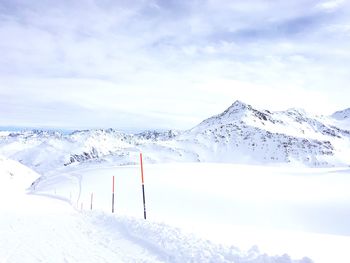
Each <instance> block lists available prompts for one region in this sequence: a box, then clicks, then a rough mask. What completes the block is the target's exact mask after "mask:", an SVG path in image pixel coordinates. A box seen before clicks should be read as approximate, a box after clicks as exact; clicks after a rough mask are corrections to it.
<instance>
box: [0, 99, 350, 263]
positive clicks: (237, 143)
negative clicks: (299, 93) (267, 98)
mask: <svg viewBox="0 0 350 263" xmlns="http://www.w3.org/2000/svg"><path fill="white" fill-rule="evenodd" d="M140 152H142V153H143V156H144V171H145V190H146V208H147V220H144V219H143V204H142V192H141V176H140V164H139V160H140V159H139V154H140ZM349 165H350V109H347V110H343V111H338V112H336V113H334V114H333V115H331V116H312V115H310V114H308V113H306V112H305V111H303V110H302V109H289V110H286V111H280V112H271V111H268V110H260V109H255V108H253V107H252V106H251V105H247V104H245V103H243V102H241V101H236V102H235V103H234V104H232V106H230V107H229V108H228V109H227V110H226V111H224V112H223V113H221V114H219V115H216V116H213V117H211V118H209V119H206V120H204V121H203V122H202V123H200V124H199V125H197V126H195V127H194V128H192V129H190V130H186V131H174V130H170V131H166V132H159V131H146V132H143V133H138V134H127V133H123V132H119V131H116V130H113V129H108V130H86V131H76V132H73V133H71V134H62V133H60V132H56V131H42V130H32V131H18V132H9V131H2V132H0V198H1V202H0V213H1V217H0V262H179V263H180V262H213V263H214V262H215V263H216V262H218V263H220V262H235V263H248V262H249V263H263V262H264V263H266V262H271V263H272V262H274V263H290V262H299V263H311V262H314V263H348V262H350V255H349V248H350V210H349V204H350V191H349V187H350V167H349ZM113 177H115V182H116V185H115V213H112V212H111V198H112V178H113Z"/></svg>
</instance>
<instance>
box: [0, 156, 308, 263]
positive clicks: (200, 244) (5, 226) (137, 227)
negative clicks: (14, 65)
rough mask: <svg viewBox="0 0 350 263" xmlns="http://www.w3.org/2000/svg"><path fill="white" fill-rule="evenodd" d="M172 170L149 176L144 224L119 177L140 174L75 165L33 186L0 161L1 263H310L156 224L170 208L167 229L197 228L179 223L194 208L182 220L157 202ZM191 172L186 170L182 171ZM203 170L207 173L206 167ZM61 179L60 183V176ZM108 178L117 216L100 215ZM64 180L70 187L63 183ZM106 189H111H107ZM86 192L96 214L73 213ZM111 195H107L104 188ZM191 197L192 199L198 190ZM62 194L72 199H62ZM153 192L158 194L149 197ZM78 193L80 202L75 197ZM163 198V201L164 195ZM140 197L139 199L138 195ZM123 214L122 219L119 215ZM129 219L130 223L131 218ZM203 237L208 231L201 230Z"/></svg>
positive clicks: (19, 169)
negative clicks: (91, 197) (92, 198)
mask: <svg viewBox="0 0 350 263" xmlns="http://www.w3.org/2000/svg"><path fill="white" fill-rule="evenodd" d="M84 166H86V165H84ZM194 166H195V167H194V170H196V169H198V167H197V164H194ZM175 167H177V165H173V166H171V167H168V166H157V165H155V166H153V167H152V168H151V167H150V168H151V169H147V171H148V172H149V174H148V176H147V178H148V184H149V187H148V188H147V189H148V192H146V194H147V195H146V196H148V199H147V201H148V203H147V204H148V213H149V216H150V218H151V219H150V220H147V221H145V220H143V219H142V218H140V216H139V215H138V214H139V213H138V212H139V211H137V213H136V208H137V209H138V208H140V207H139V206H138V205H136V202H135V201H136V199H137V200H139V199H140V198H136V197H134V198H133V197H132V193H134V192H135V193H136V191H135V190H136V189H134V188H135V187H134V183H135V182H136V181H134V177H135V176H128V178H126V176H125V174H124V175H123V172H124V173H125V172H126V173H128V172H132V171H136V170H137V168H138V167H101V166H99V165H97V166H95V167H78V166H77V167H75V168H76V169H72V167H69V169H67V170H66V171H65V174H63V173H62V172H63V171H58V172H57V174H56V175H54V174H53V173H52V174H50V175H47V176H46V177H45V178H44V177H40V178H39V179H38V174H37V173H35V172H33V171H31V170H30V169H29V168H27V167H25V166H23V165H21V164H20V163H18V162H15V161H12V160H8V159H7V158H4V157H0V168H1V169H0V183H1V184H0V186H1V188H0V192H1V200H3V201H2V202H1V205H0V211H1V218H0V248H1V249H0V260H1V262H23V260H25V262H247V263H248V262H256V263H259V262H276V263H282V262H283V263H284V262H300V263H308V262H311V260H310V259H308V258H306V257H305V258H304V257H303V258H302V259H301V260H292V259H291V258H290V256H288V255H287V254H285V253H282V254H281V255H280V256H268V255H267V254H265V253H261V252H260V251H259V250H258V248H257V247H256V246H253V247H251V248H250V249H247V250H246V251H241V250H239V249H238V248H237V247H235V246H232V245H228V244H224V243H222V244H220V243H219V242H218V243H216V242H213V241H209V239H208V238H207V237H205V235H203V236H202V237H200V236H201V234H200V231H198V236H197V235H196V234H193V233H191V232H190V231H187V230H186V227H183V228H178V227H174V226H169V225H168V224H165V223H159V222H160V221H157V220H156V218H158V220H160V219H161V218H166V213H164V211H163V212H162V211H160V210H158V209H159V208H161V209H163V208H164V209H165V208H168V209H169V208H171V210H174V209H175V211H173V212H175V213H173V214H170V216H171V217H172V218H173V222H176V221H177V224H178V225H181V222H185V224H186V225H187V227H188V226H190V225H191V224H194V223H195V222H194V221H193V220H192V221H191V220H189V217H188V218H186V216H184V215H187V216H190V215H192V216H191V217H192V218H193V219H194V218H195V216H194V215H195V214H196V212H195V209H193V208H192V213H189V214H187V212H186V209H185V210H182V209H180V208H181V206H178V207H177V208H176V207H169V206H171V204H169V203H168V202H163V201H166V200H161V199H158V197H159V196H158V195H159V194H160V192H162V191H166V193H167V194H169V192H168V190H171V189H170V185H173V184H168V187H165V188H164V189H162V188H163V183H164V182H165V181H164V179H165V178H164V179H163V181H162V180H161V181H160V182H158V184H157V183H156V182H157V180H159V179H160V174H163V173H164V172H166V171H167V169H168V168H175ZM190 167H192V164H189V165H188V166H186V167H185V168H186V169H188V168H190ZM183 168H184V167H181V166H180V167H178V168H177V170H176V169H175V172H179V171H183ZM203 168H204V169H207V167H203ZM203 168H200V170H201V169H203ZM224 170H226V169H224ZM151 172H155V174H156V176H155V177H153V176H151ZM157 172H158V173H159V174H158V175H157ZM61 173H62V174H63V175H64V176H62V177H60V174H61ZM112 173H113V174H116V179H117V181H118V184H117V186H118V187H117V191H116V194H117V199H116V200H117V204H118V205H117V207H116V208H117V209H116V210H117V214H116V215H115V214H112V213H111V212H110V211H109V209H107V211H104V205H103V202H104V200H103V197H102V196H103V195H104V194H105V193H106V192H108V191H106V190H105V189H104V187H103V186H104V182H103V181H104V180H103V179H102V178H105V179H107V177H108V179H111V177H110V175H111V174H112ZM70 177H71V178H70ZM59 178H62V180H60V179H59ZM69 178H70V179H71V180H68V179H69ZM123 178H124V181H123V180H122V179H123ZM35 179H36V184H34V185H32V186H31V191H29V192H28V193H26V187H27V186H28V185H31V182H32V180H35ZM129 179H131V180H129ZM138 179H139V178H138ZM168 179H170V178H169V177H168ZM108 181H110V180H108ZM205 181H207V179H205ZM60 182H62V184H60ZM73 182H75V184H74V183H73ZM152 182H153V183H156V184H155V186H153V187H151V185H152ZM173 182H175V181H173ZM76 183H78V184H76ZM91 183H93V184H91ZM123 183H126V184H123ZM127 183H129V185H128V184H127ZM169 183H170V182H169ZM105 185H106V186H107V185H109V186H110V182H109V183H106V184H105ZM159 186H161V188H159ZM194 186H195V184H193V183H191V184H189V185H188V186H187V187H189V189H188V190H189V191H191V190H190V188H192V187H194ZM178 187H180V185H179V184H176V186H175V188H178ZM34 188H35V190H34ZM91 189H94V190H95V192H94V194H95V196H96V199H95V200H96V202H94V209H93V210H92V211H90V210H89V209H88V208H89V206H88V204H87V203H88V202H85V204H84V206H83V207H82V206H80V203H79V204H78V207H75V208H74V206H75V205H76V204H75V203H76V202H75V201H76V200H75V199H74V198H75V196H76V197H77V198H79V200H78V201H81V202H83V201H85V198H86V195H87V192H86V191H89V190H91ZM152 189H153V190H152ZM109 190H111V189H110V187H109ZM172 190H174V189H172ZM193 190H194V195H196V194H197V193H198V192H197V191H198V190H201V189H200V188H199V189H196V188H195V189H193ZM68 191H70V193H71V194H72V195H70V196H67V194H68ZM153 191H155V193H156V194H154V193H152V192H153ZM78 192H80V195H77V193H78ZM199 192H200V191H199ZM109 194H110V193H109ZM162 195H163V196H165V195H164V192H163V194H162ZM194 195H193V196H194ZM209 195H211V194H209ZM106 196H107V195H106ZM126 196H128V197H129V199H130V200H129V201H130V202H129V201H127V199H124V198H123V197H126ZM176 196H177V198H180V197H181V196H182V193H181V192H177V193H176ZM138 197H140V193H139V191H138ZM155 197H157V200H158V201H162V202H160V204H157V205H152V203H153V202H156V201H157V200H155V199H154V198H155ZM173 198H174V197H173ZM177 198H175V199H177ZM69 199H71V201H72V202H70V200H69ZM133 199H134V200H133ZM164 199H165V198H164ZM175 199H173V201H174V200H175ZM4 200H5V201H4ZM6 200H7V201H8V202H6ZM188 201H190V202H197V201H199V200H188ZM109 202H110V199H109ZM182 204H184V203H182ZM135 205H136V206H135ZM164 205H165V206H164ZM106 207H107V206H106ZM128 208H130V209H128ZM123 209H124V211H125V213H123V212H122V211H123ZM127 211H128V212H127ZM202 212H203V211H202ZM131 214H134V215H135V216H133V217H131V216H130V215H131ZM181 218H182V220H184V221H182V220H181ZM157 222H158V223H157ZM169 222H171V220H170V221H169ZM186 222H188V223H186ZM198 222H201V223H203V224H205V223H206V222H208V221H207V220H206V219H204V220H201V221H198ZM175 225H176V224H175ZM220 225H221V224H220ZM212 226H213V225H212ZM194 230H195V229H194ZM202 230H204V229H202ZM206 230H210V229H207V228H206ZM218 231H220V228H218ZM192 232H193V231H192ZM205 232H206V231H205ZM205 232H204V233H205ZM208 232H209V233H210V232H211V231H208ZM215 232H217V231H215ZM273 255H274V254H273Z"/></svg>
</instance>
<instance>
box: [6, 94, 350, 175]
mask: <svg viewBox="0 0 350 263" xmlns="http://www.w3.org/2000/svg"><path fill="white" fill-rule="evenodd" d="M347 112H348V110H345V111H341V112H337V113H335V114H333V115H332V116H329V117H326V116H312V115H309V114H308V113H306V112H305V111H304V110H302V109H295V108H293V109H288V110H286V111H279V112H271V111H269V110H260V109H256V108H254V107H253V106H251V105H248V104H246V103H244V102H241V101H236V102H234V103H233V104H232V105H231V106H230V107H229V108H228V109H227V110H225V111H224V112H223V113H221V114H218V115H215V116H212V117H210V118H208V119H206V120H204V121H203V122H201V123H200V124H198V125H197V126H195V127H194V128H192V129H190V130H187V131H172V130H170V131H163V132H159V131H145V132H143V133H139V134H126V133H122V132H119V131H117V130H114V129H107V130H85V131H76V132H73V133H71V134H68V135H65V134H62V133H60V132H46V131H39V130H33V131H25V132H8V133H0V154H2V155H5V156H7V157H9V158H12V159H15V160H18V161H20V162H22V163H23V164H25V165H27V166H29V167H31V168H32V169H34V170H35V171H37V172H39V173H44V172H47V171H50V170H53V169H57V168H60V167H64V166H68V165H76V164H79V163H81V162H111V163H113V164H115V165H130V164H136V163H137V162H138V153H139V152H140V151H142V152H144V156H145V158H146V160H145V161H147V162H150V163H158V162H174V161H176V162H229V163H255V164H261V163H263V164H271V163H294V162H297V163H302V164H305V165H308V166H312V167H317V166H335V165H348V164H349V163H350V150H349V149H350V147H349V146H350V129H347V127H345V126H344V125H343V122H341V121H340V120H339V118H341V116H344V118H343V119H342V121H344V119H346V118H347V117H346V116H348V115H347ZM340 124H342V125H340Z"/></svg>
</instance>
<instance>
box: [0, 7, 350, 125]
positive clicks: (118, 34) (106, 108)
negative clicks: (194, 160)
mask: <svg viewBox="0 0 350 263" xmlns="http://www.w3.org/2000/svg"><path fill="white" fill-rule="evenodd" d="M349 43H350V4H349V1H342V0H330V1H327V0H326V1H324V0H293V1H286V0H232V1H230V0H206V1H205V0H203V1H200V0H194V1H191V0H163V1H161V0H153V1H152V0H138V1H136V0H84V1H83V0H75V1H72V0H60V1H56V0H51V1H50V0H41V1H28V0H1V1H0V54H1V55H0V126H30V127H58V128H72V129H83V128H97V127H101V128H107V127H113V128H117V129H122V130H134V129H137V130H143V129H149V128H155V129H167V128H176V129H187V128H191V127H192V126H194V125H196V124H197V123H199V122H200V121H202V120H203V119H205V118H207V117H210V116H211V115H213V114H218V113H220V112H222V111H223V110H225V109H226V108H227V107H229V106H230V105H231V104H232V103H233V102H234V101H235V100H242V101H244V102H246V103H249V104H252V105H253V106H255V107H257V108H261V109H269V110H285V109H287V108H291V107H298V108H304V109H305V110H306V111H308V112H310V113H316V114H331V113H332V112H334V111H336V110H340V109H344V108H349V107H350V87H349V83H350V72H349V71H350V70H349V69H350V48H349V45H350V44H349Z"/></svg>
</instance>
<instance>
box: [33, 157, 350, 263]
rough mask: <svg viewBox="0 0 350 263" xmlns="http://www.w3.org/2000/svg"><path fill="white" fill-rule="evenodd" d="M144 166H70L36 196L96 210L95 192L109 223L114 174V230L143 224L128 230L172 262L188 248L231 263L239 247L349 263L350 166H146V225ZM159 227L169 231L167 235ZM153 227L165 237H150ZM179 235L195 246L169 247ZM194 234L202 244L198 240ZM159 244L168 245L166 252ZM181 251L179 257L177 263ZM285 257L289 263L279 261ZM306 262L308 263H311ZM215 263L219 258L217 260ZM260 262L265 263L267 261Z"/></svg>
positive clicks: (39, 187) (44, 181)
mask: <svg viewBox="0 0 350 263" xmlns="http://www.w3.org/2000/svg"><path fill="white" fill-rule="evenodd" d="M139 169H140V168H139V167H138V166H124V167H120V166H113V165H112V164H103V165H102V164H89V165H88V164H81V165H77V166H75V167H65V168H63V169H60V170H58V171H56V172H51V173H50V174H47V175H46V178H42V179H41V180H40V181H39V182H38V183H37V184H36V186H35V192H36V193H37V194H38V193H41V194H45V195H52V196H56V197H59V198H61V199H66V200H70V201H71V202H72V204H73V206H75V207H76V209H80V208H81V204H82V203H83V207H84V210H89V207H90V197H91V193H92V192H93V193H94V202H93V211H95V210H97V211H100V212H102V213H103V214H102V215H103V216H102V217H107V218H109V215H108V214H111V187H112V185H111V184H112V176H115V180H116V207H115V210H116V214H117V215H120V216H122V217H117V222H115V221H114V220H115V219H114V218H113V219H108V220H111V221H112V223H111V224H113V225H114V224H115V225H119V224H121V225H125V224H127V223H125V222H124V221H125V220H126V221H127V222H134V220H136V221H137V223H130V224H129V227H128V228H129V230H128V233H129V234H130V232H131V233H133V234H132V235H133V237H134V238H135V236H136V239H137V240H140V239H142V237H146V236H147V237H149V238H148V239H147V240H146V241H145V240H143V239H142V240H143V241H142V242H146V243H147V246H151V247H152V248H154V247H157V249H156V250H157V251H161V254H162V255H163V256H164V255H166V258H167V259H169V257H170V258H171V259H172V260H170V261H171V262H187V260H185V259H184V258H183V257H180V255H177V254H176V253H175V252H174V251H182V250H181V249H183V251H185V252H181V253H184V254H185V255H186V257H188V254H186V253H187V252H188V253H190V254H191V255H194V254H196V253H199V254H198V258H196V259H197V261H198V259H199V258H200V260H199V262H205V261H203V260H202V258H201V257H202V256H203V255H202V254H200V251H202V250H209V251H214V252H213V253H211V254H208V255H207V257H208V258H216V257H217V256H222V257H223V258H225V259H227V260H229V262H232V261H230V260H231V259H232V257H231V256H230V255H231V254H230V253H231V252H232V251H231V250H230V249H229V248H230V247H231V246H232V244H233V245H234V246H235V247H236V246H237V247H239V248H240V249H243V252H240V253H238V255H239V256H240V257H241V258H242V257H243V258H245V259H246V258H249V257H248V256H247V255H248V254H249V253H253V252H254V251H255V252H254V253H255V254H256V255H257V257H258V258H259V257H262V255H263V254H261V253H260V252H259V253H258V252H257V250H256V249H255V248H254V245H258V247H259V249H260V250H261V251H264V252H265V253H268V254H269V255H283V254H285V253H287V254H288V255H290V256H291V257H292V258H299V259H301V258H303V257H305V256H307V257H309V258H311V259H312V260H313V261H314V262H315V263H326V262H332V261H333V260H335V259H336V261H334V262H339V263H341V262H344V263H345V262H349V260H350V257H349V255H347V252H346V251H347V249H345V248H347V246H348V244H349V241H350V223H349V222H350V214H349V212H348V203H349V201H350V192H349V191H348V187H347V186H348V185H349V183H350V177H349V173H350V169H349V168H346V167H345V168H319V169H316V168H312V169H311V168H305V167H291V166H290V167H267V166H252V165H232V164H214V163H213V164H208V163H207V164H205V163H182V164H179V163H175V164H163V165H159V164H157V165H154V164H149V163H147V162H146V167H145V188H146V207H147V218H148V220H150V222H151V223H148V222H144V221H143V220H142V217H143V207H142V193H141V179H140V171H139ZM62 175H64V176H62ZM60 178H61V180H60ZM123 217H126V219H123ZM130 218H132V219H130ZM99 220H101V219H100V218H97V219H96V221H97V222H100V221H99ZM123 220H124V221H123ZM118 222H119V223H118ZM155 222H159V223H155ZM144 224H149V225H146V226H145V225H144ZM164 224H166V225H171V226H174V227H177V228H179V229H181V231H180V230H177V229H175V230H174V229H173V228H172V227H169V226H165V225H164ZM127 225H128V224H127ZM139 227H140V228H141V229H139ZM159 227H160V228H163V227H164V231H165V234H164V236H162V235H163V233H162V232H161V231H159ZM151 229H155V230H154V232H156V233H158V234H153V235H151V234H149V232H148V231H153V230H151ZM177 231H180V234H179V235H181V237H182V238H184V239H186V240H192V241H189V243H185V244H183V242H184V241H179V239H180V238H179V237H176V238H175V241H173V242H175V244H173V243H171V244H172V245H169V244H168V242H170V241H169V240H168V239H167V238H166V237H169V239H170V240H172V239H174V237H173V236H174V235H175V236H176V235H177V234H175V233H178V232H177ZM173 232H174V234H173ZM193 233H194V234H195V235H196V238H197V239H196V238H192V239H191V236H192V235H193ZM168 235H169V236H168ZM183 235H184V236H185V237H183ZM186 235H187V237H186ZM163 239H165V240H163ZM198 240H200V241H198ZM205 240H211V241H209V243H210V249H208V248H206V247H203V246H202V245H201V244H202V243H201V242H204V244H207V243H206V242H207V241H205ZM178 241H179V242H178ZM176 242H178V243H176ZM158 243H161V244H163V246H164V247H161V248H159V247H158V245H157V244H158ZM216 244H222V245H216ZM192 245H194V246H196V247H197V248H198V250H196V251H197V252H196V251H193V250H190V252H189V250H188V248H187V247H188V246H192ZM169 246H170V247H169ZM252 247H253V249H251V248H252ZM218 250H219V251H221V252H218ZM186 251H187V252H186ZM230 251H231V252H230ZM249 251H250V252H249ZM252 251H253V252H252ZM174 253H175V254H176V255H177V256H178V257H180V258H179V259H177V258H176V256H175V255H174ZM179 253H180V252H179ZM196 255H197V254H196ZM244 255H245V256H244ZM196 257H197V256H196ZM163 259H164V257H163ZM269 260H272V258H271V257H269ZM279 260H282V259H278V260H277V261H276V262H279ZM304 261H305V262H308V260H307V259H304ZM209 262H210V261H209ZM213 262H220V261H216V260H214V259H213ZM243 262H245V261H243ZM254 262H264V261H263V259H262V258H260V259H257V261H254ZM272 262H274V261H272ZM282 262H283V261H282ZM287 262H288V261H287Z"/></svg>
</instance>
